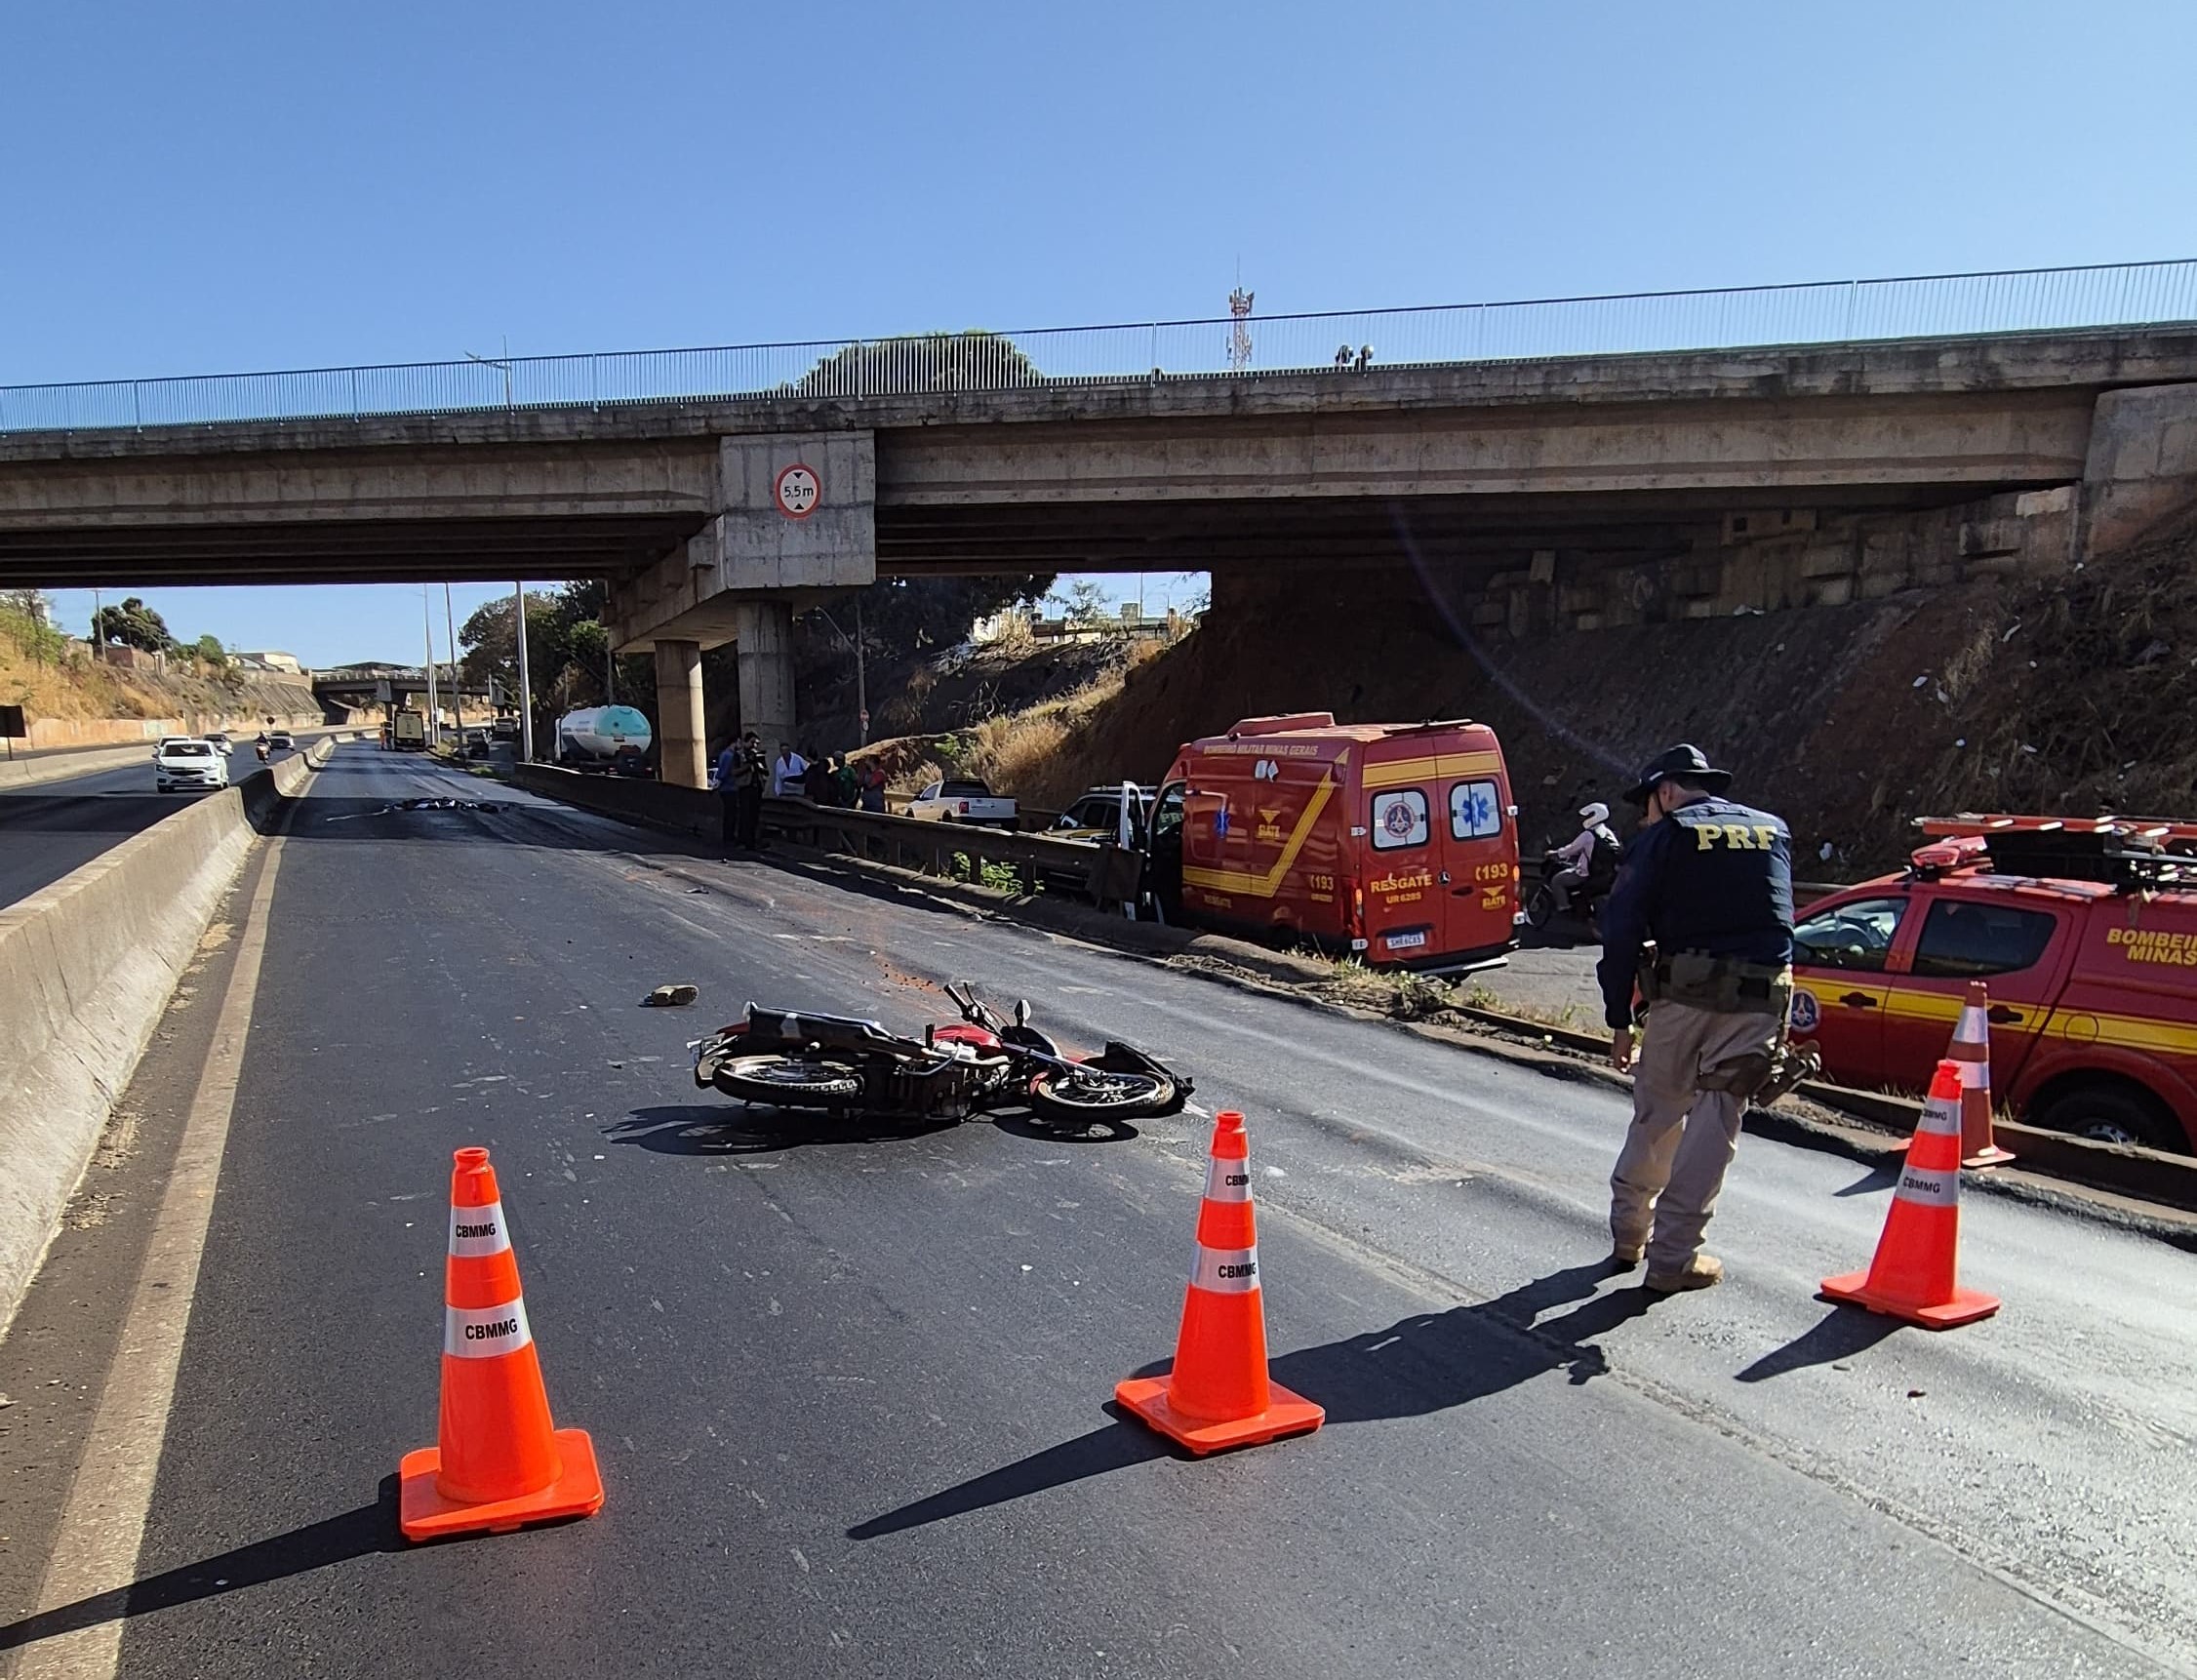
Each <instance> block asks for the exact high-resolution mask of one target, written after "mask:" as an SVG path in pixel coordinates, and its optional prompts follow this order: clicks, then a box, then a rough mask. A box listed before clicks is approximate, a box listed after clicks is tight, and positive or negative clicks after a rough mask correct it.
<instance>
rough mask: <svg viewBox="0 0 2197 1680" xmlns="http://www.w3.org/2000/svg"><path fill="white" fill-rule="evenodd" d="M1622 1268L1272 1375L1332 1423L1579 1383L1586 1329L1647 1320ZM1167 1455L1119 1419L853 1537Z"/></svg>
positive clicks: (908, 1507)
mask: <svg viewBox="0 0 2197 1680" xmlns="http://www.w3.org/2000/svg"><path fill="white" fill-rule="evenodd" d="M1614 1275H1616V1274H1615V1273H1614V1271H1613V1269H1612V1267H1611V1266H1610V1264H1609V1262H1608V1261H1607V1260H1598V1261H1596V1262H1595V1263H1594V1264H1592V1265H1582V1266H1570V1267H1567V1268H1566V1269H1564V1270H1562V1271H1556V1272H1551V1273H1549V1274H1548V1275H1547V1276H1546V1277H1541V1278H1536V1279H1535V1280H1534V1281H1533V1282H1532V1283H1529V1284H1525V1285H1522V1286H1521V1287H1519V1288H1517V1289H1514V1290H1512V1291H1511V1292H1510V1293H1509V1294H1507V1295H1501V1296H1498V1297H1497V1298H1496V1299H1495V1300H1488V1301H1482V1302H1480V1303H1479V1304H1477V1305H1474V1306H1459V1307H1455V1308H1452V1309H1451V1310H1450V1311H1448V1312H1436V1313H1421V1314H1418V1315H1415V1316H1413V1317H1411V1318H1405V1319H1399V1320H1398V1321H1397V1322H1396V1323H1394V1324H1392V1325H1389V1326H1388V1327H1387V1328H1386V1329H1384V1330H1375V1331H1368V1332H1366V1333H1365V1334H1363V1335H1359V1336H1353V1337H1350V1338H1349V1339H1347V1340H1342V1341H1330V1342H1326V1343H1323V1344H1322V1345H1320V1346H1318V1347H1305V1348H1299V1349H1298V1351H1297V1352H1295V1353H1285V1354H1282V1355H1281V1356H1280V1357H1278V1358H1276V1359H1275V1360H1273V1361H1272V1364H1271V1367H1270V1369H1271V1371H1272V1374H1273V1378H1274V1380H1275V1381H1277V1382H1280V1383H1282V1384H1284V1385H1285V1386H1287V1387H1290V1388H1294V1389H1295V1390H1297V1392H1298V1393H1299V1394H1302V1395H1303V1396H1304V1397H1305V1398H1306V1399H1309V1400H1317V1401H1318V1402H1319V1403H1320V1404H1321V1405H1323V1406H1325V1407H1326V1408H1327V1412H1328V1421H1329V1422H1330V1423H1370V1422H1377V1421H1379V1420H1384V1419H1391V1418H1420V1417H1427V1416H1430V1415H1432V1414H1434V1413H1437V1412H1447V1411H1449V1410H1450V1409H1451V1408H1453V1407H1457V1406H1463V1405H1467V1404H1469V1403H1470V1402H1472V1401H1474V1400H1482V1399H1485V1398H1487V1397H1488V1396H1490V1395H1492V1394H1499V1393H1501V1392H1502V1391H1503V1390H1504V1389H1506V1388H1514V1387H1516V1386H1517V1385H1518V1384H1519V1383H1521V1382H1527V1381H1530V1380H1533V1379H1534V1378H1536V1377H1540V1376H1543V1375H1545V1374H1546V1373H1548V1372H1550V1371H1566V1372H1569V1373H1570V1376H1571V1380H1572V1381H1573V1383H1575V1384H1578V1383H1582V1382H1586V1381H1589V1380H1592V1379H1593V1378H1596V1377H1600V1376H1603V1375H1605V1374H1606V1373H1607V1372H1608V1371H1609V1369H1610V1364H1609V1361H1608V1359H1607V1358H1606V1357H1605V1356H1604V1354H1603V1352H1602V1349H1601V1348H1599V1347H1596V1346H1593V1345H1591V1344H1590V1343H1588V1341H1587V1340H1586V1339H1587V1338H1589V1337H1594V1336H1602V1335H1605V1334H1607V1333H1608V1332H1610V1331H1613V1330H1615V1329H1617V1328H1618V1326H1619V1325H1621V1324H1624V1323H1626V1322H1627V1321H1628V1320H1631V1319H1634V1318H1638V1317H1639V1316H1640V1315H1641V1314H1642V1313H1644V1312H1646V1311H1647V1310H1648V1309H1649V1308H1650V1307H1651V1306H1652V1305H1654V1304H1655V1301H1656V1298H1655V1297H1653V1296H1651V1295H1649V1294H1648V1292H1647V1291H1646V1290H1643V1289H1620V1290H1614V1291H1612V1292H1610V1293H1609V1294H1607V1295H1605V1294H1602V1293H1600V1286H1601V1285H1602V1284H1603V1283H1605V1282H1607V1281H1608V1280H1609V1279H1610V1278H1611V1277H1612V1276H1614ZM1575 1301H1579V1302H1583V1303H1584V1304H1582V1305H1579V1306H1578V1307H1575V1308H1574V1310H1572V1311H1571V1312H1568V1313H1565V1314H1563V1315H1561V1316H1560V1317H1557V1318H1554V1319H1544V1320H1541V1321H1540V1322H1538V1323H1536V1322H1535V1320H1536V1319H1537V1317H1538V1315H1539V1314H1540V1313H1543V1312H1546V1311H1547V1310H1548V1309H1550V1308H1551V1307H1557V1306H1565V1305H1570V1304H1571V1303H1572V1302H1575ZM1170 1363H1171V1361H1168V1360H1164V1359H1163V1360H1159V1361H1157V1362H1155V1363H1154V1364H1151V1365H1148V1366H1145V1367H1144V1368H1143V1369H1141V1370H1139V1371H1138V1372H1136V1373H1135V1375H1137V1376H1138V1377H1150V1376H1156V1375H1158V1374H1159V1373H1160V1372H1163V1371H1165V1370H1167V1369H1168V1367H1169V1365H1170ZM1107 1410H1108V1411H1109V1412H1112V1411H1114V1408H1113V1407H1112V1406H1111V1405H1109V1406H1108V1407H1107ZM1115 1416H1116V1417H1117V1418H1118V1417H1119V1416H1120V1414H1119V1413H1115ZM1169 1456H1174V1457H1187V1456H1188V1455H1187V1454H1182V1453H1178V1452H1177V1450H1176V1449H1175V1448H1173V1447H1171V1446H1169V1445H1168V1444H1167V1443H1166V1442H1164V1441H1162V1440H1161V1439H1160V1438H1159V1437H1158V1436H1156V1435H1154V1434H1152V1433H1151V1432H1150V1431H1149V1430H1147V1429H1145V1428H1144V1427H1143V1426H1142V1425H1141V1424H1139V1423H1135V1422H1130V1421H1119V1422H1116V1423H1113V1424H1111V1425H1109V1426H1108V1427H1106V1428H1103V1429H1094V1430H1093V1431H1091V1433H1089V1434H1087V1435H1079V1436H1077V1437H1076V1438H1075V1439H1074V1440H1072V1441H1063V1442H1061V1443H1060V1444H1059V1446H1055V1447H1048V1448H1046V1449H1045V1450H1044V1451H1043V1452H1041V1453H1036V1454H1033V1455H1031V1456H1030V1457H1029V1458H1026V1459H1019V1460H1016V1461H1015V1462H1014V1463H1012V1464H1005V1465H1002V1466H1001V1467H1000V1468H998V1469H996V1470H987V1471H985V1472H984V1473H983V1474H982V1475H980V1476H978V1477H976V1478H974V1479H973V1480H971V1481H967V1482H962V1483H959V1484H958V1485H956V1486H954V1487H951V1488H947V1489H944V1490H942V1491H941V1492H939V1493H936V1494H932V1495H929V1496H928V1497H926V1498H924V1499H921V1500H915V1501H914V1502H913V1503H911V1504H905V1505H902V1506H900V1507H899V1509H897V1510H892V1511H888V1512H886V1513H885V1514H884V1515H882V1516H877V1517H872V1518H870V1519H869V1520H868V1521H867V1522H863V1523H859V1524H857V1525H856V1526H855V1527H853V1528H851V1529H849V1530H848V1531H847V1538H848V1539H850V1540H876V1539H878V1538H879V1537H881V1536H884V1535H890V1534H899V1533H900V1532H901V1531H902V1530H904V1529H911V1528H919V1527H921V1526H922V1525H924V1524H925V1523H934V1522H939V1521H942V1520H943V1519H945V1518H947V1517H957V1516H965V1515H967V1514H968V1513H969V1512H971V1511H977V1510H981V1509H983V1508H984V1507H986V1506H988V1505H996V1504H1004V1503H1006V1502H1007V1501H1008V1500H1019V1499H1024V1498H1026V1497H1028V1496H1029V1495H1031V1494H1041V1493H1045V1492H1047V1491H1048V1490H1050V1489H1053V1488H1058V1487H1063V1486H1065V1485H1066V1484H1068V1483H1070V1482H1079V1481H1083V1480H1085V1479H1087V1478H1089V1477H1092V1476H1099V1475H1104V1474H1105V1473H1106V1472H1107V1471H1109V1470H1118V1469H1123V1468H1126V1467H1127V1466H1129V1465H1131V1464H1138V1463H1144V1462H1146V1461H1148V1460H1153V1459H1158V1458H1164V1457H1169Z"/></svg>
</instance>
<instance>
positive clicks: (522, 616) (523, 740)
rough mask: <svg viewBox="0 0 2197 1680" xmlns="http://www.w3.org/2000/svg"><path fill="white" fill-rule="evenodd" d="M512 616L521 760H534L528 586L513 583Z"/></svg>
mask: <svg viewBox="0 0 2197 1680" xmlns="http://www.w3.org/2000/svg"><path fill="white" fill-rule="evenodd" d="M511 618H512V620H513V624H514V627H515V628H516V629H517V631H518V642H519V762H520V763H521V764H532V763H533V762H534V687H533V684H532V683H531V682H530V680H529V679H528V677H527V586H526V585H525V584H524V583H514V584H512V585H511Z"/></svg>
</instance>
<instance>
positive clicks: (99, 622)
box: [92, 595, 176, 654]
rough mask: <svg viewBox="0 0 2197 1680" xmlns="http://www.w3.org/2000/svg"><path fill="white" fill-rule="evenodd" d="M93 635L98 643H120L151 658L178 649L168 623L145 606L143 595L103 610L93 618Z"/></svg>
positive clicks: (125, 598) (129, 597) (124, 599)
mask: <svg viewBox="0 0 2197 1680" xmlns="http://www.w3.org/2000/svg"><path fill="white" fill-rule="evenodd" d="M92 631H93V636H94V638H95V639H96V640H99V641H106V642H120V643H121V644H122V645H123V646H124V647H126V648H137V649H139V650H140V651H141V652H144V653H148V654H164V653H166V652H167V651H168V650H169V649H170V648H172V647H174V646H175V645H176V638H175V637H174V636H172V635H170V634H169V633H168V624H167V621H166V620H163V619H162V618H161V616H160V615H159V614H158V613H156V612H154V611H153V610H152V609H151V608H150V607H148V606H146V605H145V603H144V597H143V596H141V595H129V596H125V597H124V598H123V601H122V604H121V605H120V606H117V607H101V608H100V610H99V611H98V612H97V613H95V614H93V615H92Z"/></svg>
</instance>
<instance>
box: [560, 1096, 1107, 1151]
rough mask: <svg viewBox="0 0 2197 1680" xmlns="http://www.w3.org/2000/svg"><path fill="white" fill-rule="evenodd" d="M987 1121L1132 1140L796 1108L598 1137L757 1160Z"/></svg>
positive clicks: (691, 1113)
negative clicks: (818, 1146)
mask: <svg viewBox="0 0 2197 1680" xmlns="http://www.w3.org/2000/svg"><path fill="white" fill-rule="evenodd" d="M986 1122H988V1123H989V1124H991V1125H993V1126H995V1127H997V1128H998V1129H999V1130H1000V1131H1002V1132H1006V1133H1008V1134H1010V1135H1012V1136H1014V1137H1017V1138H1027V1139H1030V1140H1033V1141H1036V1142H1040V1143H1126V1142H1128V1141H1129V1140H1131V1139H1132V1138H1136V1137H1138V1136H1139V1134H1138V1130H1137V1128H1136V1127H1134V1126H1132V1125H1131V1124H1130V1123H1129V1122H1128V1121H1126V1120H1114V1121H1109V1122H1107V1123H1106V1124H1104V1125H1102V1126H1095V1127H1091V1128H1088V1129H1083V1130H1078V1129H1076V1128H1074V1127H1068V1126H1053V1125H1048V1124H1047V1123H1046V1122H1045V1121H1042V1120H1038V1119H1035V1118H1033V1117H1031V1116H1030V1115H1027V1114H1023V1113H1020V1112H1010V1113H1005V1114H985V1115H978V1116H974V1117H972V1118H971V1119H969V1120H967V1121H954V1120H891V1119H881V1118H878V1117H876V1116H874V1115H859V1114H851V1115H849V1116H847V1117H846V1118H845V1119H839V1120H835V1119H832V1118H830V1117H829V1116H827V1115H822V1114H812V1113H806V1112H803V1111H800V1110H797V1109H788V1108H761V1107H757V1108H738V1107H731V1106H720V1105H714V1104H710V1103H694V1102H690V1103H675V1104H665V1105H662V1106H659V1107H654V1108H636V1109H634V1110H633V1112H632V1115H631V1116H630V1118H627V1119H624V1120H619V1121H616V1122H614V1123H613V1124H611V1125H610V1126H607V1127H605V1128H604V1129H603V1136H604V1137H606V1138H608V1139H610V1140H611V1141H613V1142H614V1143H637V1144H639V1145H640V1146H641V1147H642V1148H644V1149H653V1150H655V1151H656V1152H657V1153H658V1154H659V1155H763V1154H769V1153H771V1152H772V1151H774V1150H779V1149H799V1148H802V1147H804V1146H806V1145H809V1144H815V1143H824V1144H832V1143H893V1142H901V1141H912V1140H915V1139H917V1138H928V1137H930V1136H932V1135H933V1134H934V1133H938V1132H944V1131H947V1130H949V1129H951V1128H952V1127H954V1126H956V1125H972V1126H974V1125H981V1124H984V1123H986Z"/></svg>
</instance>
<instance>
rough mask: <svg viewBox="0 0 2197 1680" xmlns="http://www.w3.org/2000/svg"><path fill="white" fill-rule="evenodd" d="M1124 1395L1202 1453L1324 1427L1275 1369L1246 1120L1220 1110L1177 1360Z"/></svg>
mask: <svg viewBox="0 0 2197 1680" xmlns="http://www.w3.org/2000/svg"><path fill="white" fill-rule="evenodd" d="M1114 1398H1115V1399H1116V1400H1117V1401H1119V1402H1120V1403H1121V1404H1122V1405H1123V1406H1125V1407H1127V1408H1128V1409H1129V1410H1130V1411H1132V1412H1134V1413H1136V1414H1137V1416H1138V1417H1139V1418H1141V1419H1143V1420H1144V1421H1145V1422H1147V1423H1149V1424H1150V1425H1151V1426H1152V1427H1153V1428H1155V1429H1157V1430H1158V1431H1159V1432H1160V1433H1161V1434H1163V1435H1165V1436H1167V1437H1168V1439H1169V1440H1171V1441H1174V1442H1177V1443H1178V1444H1179V1445H1181V1446H1184V1447H1187V1448H1188V1449H1189V1450H1190V1451H1191V1452H1193V1453H1198V1454H1205V1453H1216V1452H1218V1451H1220V1450H1221V1449H1222V1448H1224V1447H1256V1446H1258V1444H1259V1443H1260V1442H1262V1441H1271V1440H1274V1439H1276V1438H1277V1437H1279V1436H1282V1435H1301V1434H1304V1433H1306V1432H1307V1431H1309V1430H1312V1429H1317V1428H1318V1427H1319V1426H1320V1424H1321V1423H1322V1422H1324V1421H1325V1420H1326V1419H1327V1410H1326V1408H1324V1407H1322V1406H1318V1405H1315V1404H1314V1403H1313V1402H1312V1401H1309V1400H1307V1399H1305V1398H1304V1397H1303V1396H1302V1395H1300V1394H1292V1393H1291V1392H1290V1391H1289V1390H1288V1389H1287V1388H1284V1387H1283V1386H1282V1385H1281V1384H1280V1383H1279V1382H1276V1381H1273V1380H1271V1379H1270V1378H1269V1377H1268V1376H1267V1374H1266V1308H1265V1305H1264V1303H1263V1302H1262V1301H1261V1300H1260V1299H1259V1293H1258V1232H1257V1230H1256V1229H1255V1228H1254V1226H1253V1222H1252V1213H1251V1147H1250V1144H1249V1143H1248V1142H1247V1141H1246V1140H1245V1138H1244V1117H1243V1116H1242V1115H1241V1114H1238V1113H1235V1112H1233V1111H1224V1112H1222V1113H1220V1114H1219V1115H1218V1116H1216V1117H1215V1119H1214V1123H1213V1148H1212V1152H1211V1154H1210V1155H1209V1157H1208V1159H1207V1161H1206V1171H1205V1200H1204V1202H1203V1203H1202V1204H1201V1205H1200V1206H1199V1208H1198V1253H1197V1259H1196V1260H1195V1261H1194V1262H1193V1264H1192V1265H1191V1268H1190V1287H1189V1291H1188V1293H1187V1294H1186V1295H1185V1296H1184V1297H1183V1300H1182V1330H1181V1334H1180V1335H1179V1336H1178V1337H1177V1338H1176V1342H1175V1364H1174V1367H1173V1369H1172V1370H1171V1371H1170V1373H1169V1374H1168V1375H1167V1376H1165V1377H1133V1378H1131V1379H1130V1380H1128V1381H1126V1382H1118V1383H1116V1384H1115V1385H1114Z"/></svg>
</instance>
